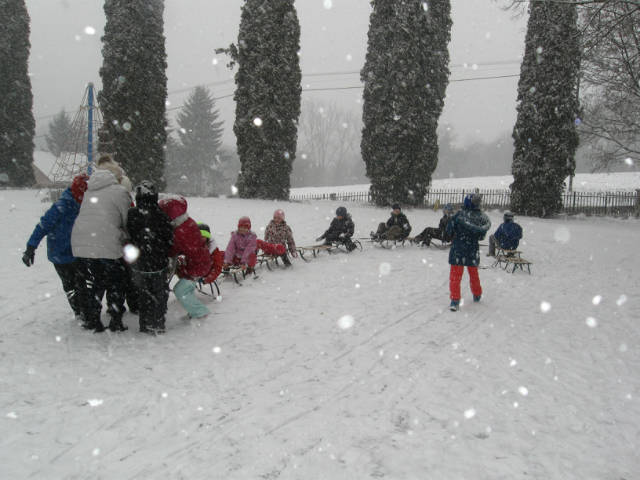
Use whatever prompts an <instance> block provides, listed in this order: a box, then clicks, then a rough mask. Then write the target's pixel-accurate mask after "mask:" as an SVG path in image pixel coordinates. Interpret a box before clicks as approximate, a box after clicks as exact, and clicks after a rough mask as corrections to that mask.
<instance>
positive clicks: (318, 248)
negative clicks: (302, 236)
mask: <svg viewBox="0 0 640 480" xmlns="http://www.w3.org/2000/svg"><path fill="white" fill-rule="evenodd" d="M351 241H352V242H353V244H354V245H355V247H356V248H354V250H356V249H359V250H360V251H362V243H360V240H358V239H352V240H351ZM336 250H343V251H346V252H348V250H347V248H346V247H345V245H344V243H342V242H332V243H330V244H328V245H327V244H324V243H323V244H321V245H309V246H306V247H298V248H297V251H298V254H299V255H300V258H302V259H303V260H304V261H305V262H308V261H309V259H308V254H309V253H310V252H311V254H312V255H313V256H314V257H317V256H318V254H319V253H320V252H327V253H332V252H335V251H336ZM305 255H307V257H305Z"/></svg>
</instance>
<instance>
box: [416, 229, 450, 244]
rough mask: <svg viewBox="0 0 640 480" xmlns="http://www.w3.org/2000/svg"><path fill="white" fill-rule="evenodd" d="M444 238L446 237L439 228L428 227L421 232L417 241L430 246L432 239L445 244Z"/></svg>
mask: <svg viewBox="0 0 640 480" xmlns="http://www.w3.org/2000/svg"><path fill="white" fill-rule="evenodd" d="M443 237H444V235H442V230H440V229H439V228H433V227H427V228H425V229H424V230H422V232H420V235H418V236H417V237H416V240H418V241H421V242H425V243H426V244H427V245H428V244H430V243H431V239H432V238H437V239H438V240H440V241H441V242H443V241H444V239H443Z"/></svg>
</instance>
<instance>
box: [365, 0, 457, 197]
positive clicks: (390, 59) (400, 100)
mask: <svg viewBox="0 0 640 480" xmlns="http://www.w3.org/2000/svg"><path fill="white" fill-rule="evenodd" d="M371 4H372V6H373V11H372V12H371V16H370V23H369V33H368V47H367V56H366V60H365V65H364V67H363V69H362V71H361V74H360V77H361V80H362V81H363V82H364V93H363V96H364V106H363V113H362V119H363V123H364V128H363V130H362V141H361V144H360V148H361V151H362V158H363V160H364V162H365V164H366V168H367V176H368V177H369V178H370V179H371V194H372V198H373V200H374V201H375V202H376V203H377V204H378V205H389V204H391V203H393V202H396V201H398V202H402V203H408V204H420V203H422V200H423V198H424V195H425V193H426V191H427V188H428V187H429V184H430V183H431V174H432V173H433V171H434V170H435V168H436V165H437V163H438V137H437V133H436V129H437V126H438V119H439V117H440V114H441V113H442V108H443V106H444V95H445V90H446V87H447V84H448V78H449V67H448V63H449V51H448V48H447V47H448V43H449V39H450V37H451V24H452V22H451V5H450V2H449V0H428V1H427V0H422V1H421V0H372V1H371Z"/></svg>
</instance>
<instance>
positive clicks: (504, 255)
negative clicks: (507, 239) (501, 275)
mask: <svg viewBox="0 0 640 480" xmlns="http://www.w3.org/2000/svg"><path fill="white" fill-rule="evenodd" d="M521 253H522V252H520V251H519V250H507V249H504V248H496V260H495V261H494V262H493V266H494V267H496V266H497V267H500V268H502V269H503V270H505V271H507V272H508V271H509V267H512V268H511V273H514V272H515V271H516V269H518V268H519V269H520V270H522V271H523V272H524V267H525V266H526V267H527V272H529V275H531V265H533V262H530V261H529V260H527V259H525V258H522V256H521Z"/></svg>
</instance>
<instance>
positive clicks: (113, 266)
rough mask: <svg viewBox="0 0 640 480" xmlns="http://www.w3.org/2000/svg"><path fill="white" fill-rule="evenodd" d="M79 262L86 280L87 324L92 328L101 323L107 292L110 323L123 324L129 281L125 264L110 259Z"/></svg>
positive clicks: (85, 318)
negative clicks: (103, 303)
mask: <svg viewBox="0 0 640 480" xmlns="http://www.w3.org/2000/svg"><path fill="white" fill-rule="evenodd" d="M79 261H80V265H81V268H82V272H83V275H84V277H85V280H86V295H87V301H86V303H85V308H84V320H85V322H86V323H87V324H89V325H91V326H93V325H98V324H99V323H101V322H100V312H101V310H102V297H103V296H104V293H105V291H106V292H107V313H108V314H109V316H110V317H111V322H110V323H118V322H121V321H122V315H123V314H124V311H125V308H124V296H125V292H124V288H125V284H126V281H127V270H126V269H125V266H124V263H123V262H122V261H121V260H120V259H116V260H112V259H109V258H81V259H79Z"/></svg>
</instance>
